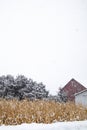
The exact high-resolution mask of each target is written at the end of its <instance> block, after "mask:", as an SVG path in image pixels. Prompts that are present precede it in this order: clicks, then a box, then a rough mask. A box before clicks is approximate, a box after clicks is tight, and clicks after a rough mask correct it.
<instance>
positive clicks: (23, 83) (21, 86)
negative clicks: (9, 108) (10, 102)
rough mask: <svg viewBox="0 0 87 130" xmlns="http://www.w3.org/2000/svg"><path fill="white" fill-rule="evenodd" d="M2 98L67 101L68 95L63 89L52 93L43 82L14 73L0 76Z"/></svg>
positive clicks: (0, 96)
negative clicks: (54, 93)
mask: <svg viewBox="0 0 87 130" xmlns="http://www.w3.org/2000/svg"><path fill="white" fill-rule="evenodd" d="M0 98H5V99H13V98H16V99H19V100H22V99H25V98H27V99H32V100H34V99H46V100H55V101H59V102H62V101H63V102H66V101H67V97H66V96H65V95H64V93H61V90H60V91H59V92H58V93H57V94H56V95H55V96H53V95H50V94H49V91H47V90H46V86H45V85H44V84H43V83H42V82H41V83H37V82H36V81H33V80H32V79H28V78H27V77H25V76H24V75H18V76H17V77H16V78H14V76H12V75H6V76H5V75H3V76H0Z"/></svg>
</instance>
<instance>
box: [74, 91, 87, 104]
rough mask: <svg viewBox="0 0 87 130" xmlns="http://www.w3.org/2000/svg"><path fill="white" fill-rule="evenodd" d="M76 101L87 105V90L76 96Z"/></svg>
mask: <svg viewBox="0 0 87 130" xmlns="http://www.w3.org/2000/svg"><path fill="white" fill-rule="evenodd" d="M75 103H76V104H82V105H83V106H87V91H85V92H83V93H80V94H78V95H76V96H75Z"/></svg>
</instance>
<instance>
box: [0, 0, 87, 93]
mask: <svg viewBox="0 0 87 130" xmlns="http://www.w3.org/2000/svg"><path fill="white" fill-rule="evenodd" d="M4 74H5V75H6V74H12V75H14V76H16V75H18V74H23V75H25V76H27V77H28V78H32V79H33V80H35V81H37V82H43V83H44V84H45V85H46V88H47V90H50V93H52V94H55V93H56V92H57V91H58V88H59V87H63V86H64V85H65V84H66V83H67V82H68V81H69V80H70V79H71V78H75V79H76V80H78V81H79V82H80V83H82V84H83V85H85V86H87V0H0V75H4Z"/></svg>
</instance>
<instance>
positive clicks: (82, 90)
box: [75, 88, 87, 96]
mask: <svg viewBox="0 0 87 130" xmlns="http://www.w3.org/2000/svg"><path fill="white" fill-rule="evenodd" d="M86 91H87V88H86V89H84V90H82V91H80V92H78V93H75V96H77V95H79V94H82V93H84V92H86Z"/></svg>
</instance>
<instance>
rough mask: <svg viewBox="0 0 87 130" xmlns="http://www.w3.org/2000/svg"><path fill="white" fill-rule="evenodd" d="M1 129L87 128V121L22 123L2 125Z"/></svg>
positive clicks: (69, 129)
mask: <svg viewBox="0 0 87 130" xmlns="http://www.w3.org/2000/svg"><path fill="white" fill-rule="evenodd" d="M0 130H87V121H75V122H57V123H53V124H36V123H32V124H22V125H17V126H4V125H2V126H0Z"/></svg>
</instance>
